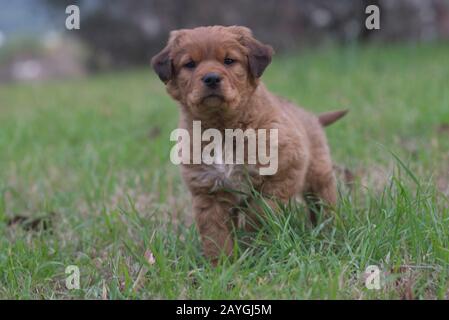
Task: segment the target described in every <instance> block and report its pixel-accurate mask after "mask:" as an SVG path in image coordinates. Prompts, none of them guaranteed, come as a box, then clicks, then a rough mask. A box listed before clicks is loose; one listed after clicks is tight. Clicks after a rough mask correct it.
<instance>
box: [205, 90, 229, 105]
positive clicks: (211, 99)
mask: <svg viewBox="0 0 449 320" xmlns="http://www.w3.org/2000/svg"><path fill="white" fill-rule="evenodd" d="M224 101H225V97H224V96H223V95H221V94H218V93H211V94H208V95H206V96H204V97H203V99H201V104H202V105H205V106H208V107H219V106H220V105H221V104H222V103H223V102H224Z"/></svg>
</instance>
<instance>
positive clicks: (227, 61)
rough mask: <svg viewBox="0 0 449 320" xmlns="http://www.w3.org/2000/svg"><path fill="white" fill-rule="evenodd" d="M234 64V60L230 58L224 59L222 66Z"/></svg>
mask: <svg viewBox="0 0 449 320" xmlns="http://www.w3.org/2000/svg"><path fill="white" fill-rule="evenodd" d="M234 62H235V60H234V59H231V58H226V59H224V64H226V65H228V66H229V65H231V64H233V63H234Z"/></svg>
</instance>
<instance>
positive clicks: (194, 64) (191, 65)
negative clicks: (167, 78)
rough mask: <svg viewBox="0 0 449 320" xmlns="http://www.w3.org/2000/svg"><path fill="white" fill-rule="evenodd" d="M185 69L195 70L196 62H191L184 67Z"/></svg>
mask: <svg viewBox="0 0 449 320" xmlns="http://www.w3.org/2000/svg"><path fill="white" fill-rule="evenodd" d="M184 67H186V68H187V69H193V68H195V67H196V63H195V61H192V60H191V61H189V62H187V63H186V64H185V65H184Z"/></svg>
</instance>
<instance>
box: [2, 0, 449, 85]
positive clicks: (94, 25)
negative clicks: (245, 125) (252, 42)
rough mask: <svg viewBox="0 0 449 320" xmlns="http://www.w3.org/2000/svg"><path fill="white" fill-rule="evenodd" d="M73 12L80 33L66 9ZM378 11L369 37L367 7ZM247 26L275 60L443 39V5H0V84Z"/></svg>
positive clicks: (125, 62) (379, 1)
mask: <svg viewBox="0 0 449 320" xmlns="http://www.w3.org/2000/svg"><path fill="white" fill-rule="evenodd" d="M70 4H76V5H78V6H79V8H80V11H81V14H80V18H81V28H80V29H79V30H70V31H69V30H67V29H66V28H65V20H66V18H67V16H68V14H66V13H65V9H66V7H67V6H68V5H70ZM370 4H375V5H377V6H378V7H379V8H380V13H381V14H380V19H381V28H380V30H371V31H370V30H367V29H366V28H365V19H366V17H367V14H366V13H365V8H366V7H367V6H368V5H370ZM214 24H222V25H234V24H235V25H245V26H248V27H250V28H251V29H252V30H253V31H254V33H255V35H256V37H257V38H259V39H261V40H262V41H265V42H267V43H270V44H272V45H273V47H274V48H275V49H276V51H277V52H278V53H285V52H292V51H301V50H303V49H304V48H308V47H317V46H327V45H329V44H338V45H350V44H354V43H356V44H358V43H373V42H374V43H392V42H408V43H410V42H413V43H415V42H416V43H420V42H431V41H438V40H443V39H448V38H449V0H338V1H335V0H283V1H275V0H267V1H263V2H262V1H257V0H239V1H237V0H227V1H216V0H210V1H202V0H201V1H200V0H190V1H182V0H169V1H167V0H128V1H123V0H86V1H74V0H67V1H66V0H15V1H9V0H0V84H1V83H8V82H22V81H41V80H48V79H60V78H67V77H69V78H70V77H79V76H84V75H86V74H91V73H94V72H98V71H106V70H112V69H126V68H130V67H135V66H139V65H148V63H149V59H150V58H151V56H152V55H153V54H154V53H156V52H157V51H158V50H159V49H161V47H162V46H163V45H164V43H165V41H166V39H167V35H168V33H169V31H170V30H173V29H178V28H188V27H195V26H199V25H214Z"/></svg>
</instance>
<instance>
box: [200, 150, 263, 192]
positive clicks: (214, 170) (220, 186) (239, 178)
mask: <svg viewBox="0 0 449 320" xmlns="http://www.w3.org/2000/svg"><path fill="white" fill-rule="evenodd" d="M203 168H204V170H205V171H206V172H207V176H208V180H209V181H208V182H209V183H208V184H210V186H211V190H210V191H211V192H217V191H221V190H228V191H230V190H234V191H240V192H244V193H247V192H249V188H250V186H251V185H252V186H258V185H260V184H261V178H262V177H261V176H260V175H259V171H258V168H257V166H256V165H254V164H234V163H232V164H231V163H226V162H225V157H224V156H223V155H222V154H220V153H219V152H218V153H216V154H215V156H214V163H213V164H210V165H206V166H203Z"/></svg>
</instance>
